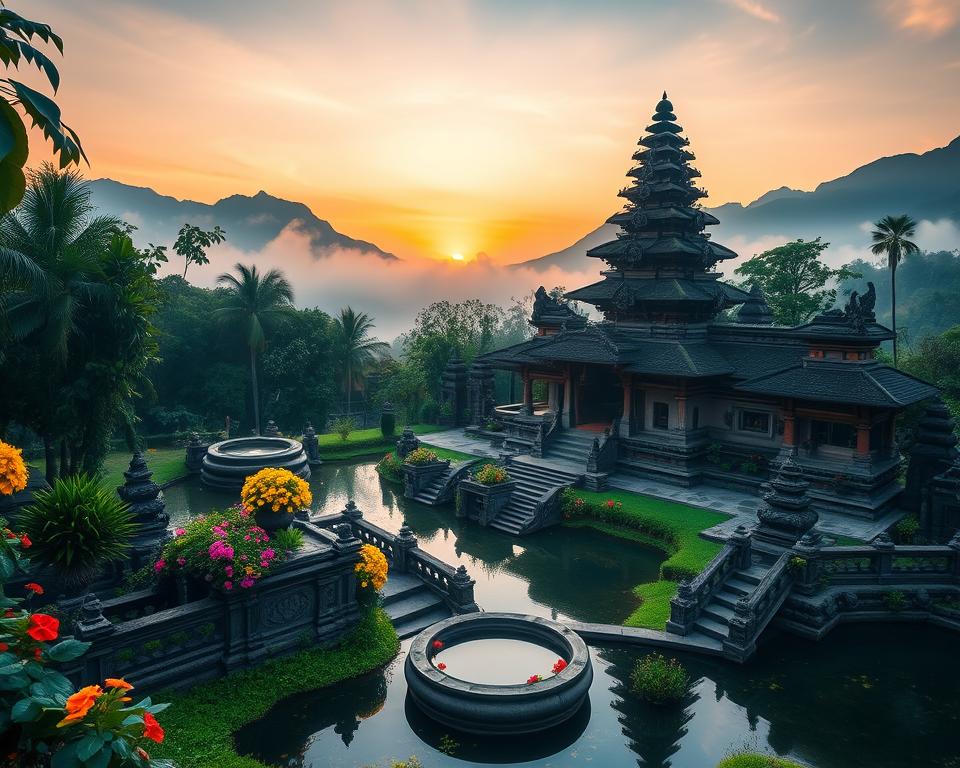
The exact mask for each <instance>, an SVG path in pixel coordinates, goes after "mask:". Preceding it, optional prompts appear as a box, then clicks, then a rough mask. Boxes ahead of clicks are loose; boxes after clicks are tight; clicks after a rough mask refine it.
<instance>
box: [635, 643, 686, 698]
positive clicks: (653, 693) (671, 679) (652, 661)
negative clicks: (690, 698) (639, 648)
mask: <svg viewBox="0 0 960 768" xmlns="http://www.w3.org/2000/svg"><path fill="white" fill-rule="evenodd" d="M630 682H631V688H632V690H633V692H634V693H636V694H637V695H638V696H641V697H642V698H644V699H645V700H646V701H649V702H650V703H651V704H676V703H678V702H680V701H683V699H685V698H686V697H687V695H688V694H689V692H690V675H688V674H687V670H686V669H684V668H683V665H682V664H681V663H680V662H679V661H678V660H677V659H667V658H666V657H664V656H663V655H661V654H659V653H651V654H649V655H648V656H644V657H643V658H642V659H640V660H639V661H638V662H637V664H636V666H635V667H634V668H633V674H632V675H631V676H630Z"/></svg>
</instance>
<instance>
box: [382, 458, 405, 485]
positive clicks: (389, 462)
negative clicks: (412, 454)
mask: <svg viewBox="0 0 960 768" xmlns="http://www.w3.org/2000/svg"><path fill="white" fill-rule="evenodd" d="M402 464H403V462H402V461H400V459H398V458H397V455H396V454H395V453H394V452H393V451H391V452H390V453H388V454H387V455H386V456H384V457H383V458H382V459H380V461H378V462H377V473H378V474H379V475H380V477H382V478H383V479H384V480H389V481H390V482H392V483H399V482H402V481H403V476H402V475H401V474H400V466H401V465H402Z"/></svg>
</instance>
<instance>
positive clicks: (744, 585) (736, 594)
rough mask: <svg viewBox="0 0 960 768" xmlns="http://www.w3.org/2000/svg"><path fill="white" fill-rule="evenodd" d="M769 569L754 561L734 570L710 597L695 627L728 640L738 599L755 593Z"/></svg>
mask: <svg viewBox="0 0 960 768" xmlns="http://www.w3.org/2000/svg"><path fill="white" fill-rule="evenodd" d="M768 570H769V569H768V568H766V567H764V566H762V565H759V564H757V563H754V564H753V565H751V566H750V567H749V568H747V569H741V570H737V571H733V572H732V573H731V574H730V575H729V576H727V578H726V579H725V580H724V582H723V586H722V587H721V588H720V589H719V590H718V591H717V592H716V593H715V594H714V595H713V596H712V597H711V598H710V602H708V603H707V604H706V605H705V606H704V607H703V609H702V610H701V612H700V615H699V616H698V617H697V619H696V621H694V623H693V626H694V628H695V629H696V630H697V631H699V632H702V633H703V634H705V635H707V636H708V637H712V638H715V639H717V640H720V641H721V642H723V641H725V640H727V639H728V638H729V636H730V619H732V618H733V614H734V609H735V608H736V607H737V601H738V600H739V599H740V598H741V597H749V596H750V595H751V594H753V591H754V590H755V589H756V588H757V585H758V584H759V583H760V582H761V580H762V579H763V577H764V576H765V575H766V574H767V571H768ZM761 629H762V628H761ZM758 634H759V632H758Z"/></svg>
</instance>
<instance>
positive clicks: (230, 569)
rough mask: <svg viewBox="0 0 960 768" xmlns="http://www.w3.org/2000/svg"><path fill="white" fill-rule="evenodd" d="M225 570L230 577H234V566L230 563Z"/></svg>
mask: <svg viewBox="0 0 960 768" xmlns="http://www.w3.org/2000/svg"><path fill="white" fill-rule="evenodd" d="M223 572H224V573H225V574H226V575H227V577H228V578H233V566H232V565H228V566H226V567H225V568H224V569H223Z"/></svg>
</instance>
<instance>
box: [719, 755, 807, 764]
mask: <svg viewBox="0 0 960 768" xmlns="http://www.w3.org/2000/svg"><path fill="white" fill-rule="evenodd" d="M717 768H803V766H802V765H800V764H799V763H795V762H793V761H792V760H784V759H783V758H780V757H774V756H773V755H761V754H759V753H757V752H738V753H737V754H734V755H730V757H728V758H726V759H724V760H721V761H720V763H719V765H717Z"/></svg>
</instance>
